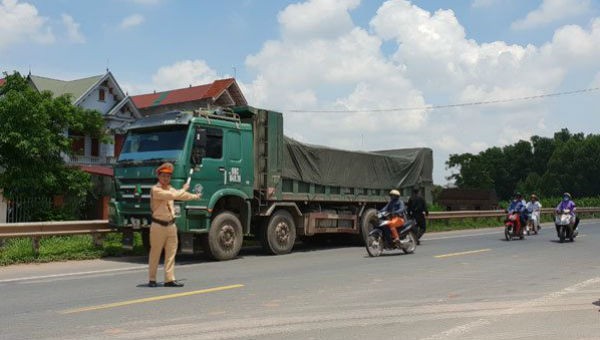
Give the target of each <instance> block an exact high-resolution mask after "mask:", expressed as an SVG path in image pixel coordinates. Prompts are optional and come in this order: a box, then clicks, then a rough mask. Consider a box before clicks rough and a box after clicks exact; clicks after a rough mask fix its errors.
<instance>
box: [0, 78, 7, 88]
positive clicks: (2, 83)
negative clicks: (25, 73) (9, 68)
mask: <svg viewBox="0 0 600 340" xmlns="http://www.w3.org/2000/svg"><path fill="white" fill-rule="evenodd" d="M4 83H6V79H4V78H0V86H2V85H4Z"/></svg>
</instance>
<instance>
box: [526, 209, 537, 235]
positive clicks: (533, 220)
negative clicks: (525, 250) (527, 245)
mask: <svg viewBox="0 0 600 340" xmlns="http://www.w3.org/2000/svg"><path fill="white" fill-rule="evenodd" d="M526 228H527V229H526V231H527V236H529V235H531V234H532V233H533V234H535V235H537V234H538V233H539V231H540V212H539V211H530V212H529V213H528V214H527V226H526Z"/></svg>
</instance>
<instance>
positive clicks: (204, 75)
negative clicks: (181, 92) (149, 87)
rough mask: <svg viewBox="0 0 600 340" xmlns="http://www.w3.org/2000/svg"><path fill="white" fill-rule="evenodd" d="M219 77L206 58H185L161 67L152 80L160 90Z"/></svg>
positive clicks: (199, 83) (195, 84)
mask: <svg viewBox="0 0 600 340" xmlns="http://www.w3.org/2000/svg"><path fill="white" fill-rule="evenodd" d="M218 78H219V76H218V75H217V72H216V71H215V70H213V69H211V68H210V67H209V66H208V65H207V64H206V62H205V61H204V60H183V61H178V62H176V63H174V64H172V65H169V66H164V67H161V68H159V69H158V71H157V72H156V73H155V74H154V75H153V76H152V82H153V84H154V85H155V86H156V87H157V88H156V90H157V91H158V90H169V89H175V88H182V87H186V86H190V85H191V86H197V85H202V84H208V83H212V82H213V81H215V80H216V79H218Z"/></svg>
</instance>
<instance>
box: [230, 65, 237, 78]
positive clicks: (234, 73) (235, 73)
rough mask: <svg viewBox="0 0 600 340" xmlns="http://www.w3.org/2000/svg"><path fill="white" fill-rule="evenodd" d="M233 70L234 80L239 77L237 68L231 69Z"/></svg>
mask: <svg viewBox="0 0 600 340" xmlns="http://www.w3.org/2000/svg"><path fill="white" fill-rule="evenodd" d="M231 68H232V69H233V78H236V77H237V68H236V67H235V66H232V67H231Z"/></svg>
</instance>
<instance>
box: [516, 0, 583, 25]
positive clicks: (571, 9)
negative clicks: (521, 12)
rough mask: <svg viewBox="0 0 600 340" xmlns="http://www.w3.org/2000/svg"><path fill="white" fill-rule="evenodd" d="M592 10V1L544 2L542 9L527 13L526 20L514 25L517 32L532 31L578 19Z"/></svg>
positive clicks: (544, 0)
mask: <svg viewBox="0 0 600 340" xmlns="http://www.w3.org/2000/svg"><path fill="white" fill-rule="evenodd" d="M590 9H591V2H590V0H543V2H542V4H541V5H540V7H538V8H536V9H535V10H533V11H531V12H529V13H527V16H525V18H524V19H520V20H517V21H515V22H513V23H512V25H511V28H512V29H516V30H523V29H531V28H536V27H539V26H544V25H547V24H550V23H553V22H558V21H561V20H564V19H568V18H572V17H576V16H578V15H581V14H584V13H587V12H588V11H590Z"/></svg>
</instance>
